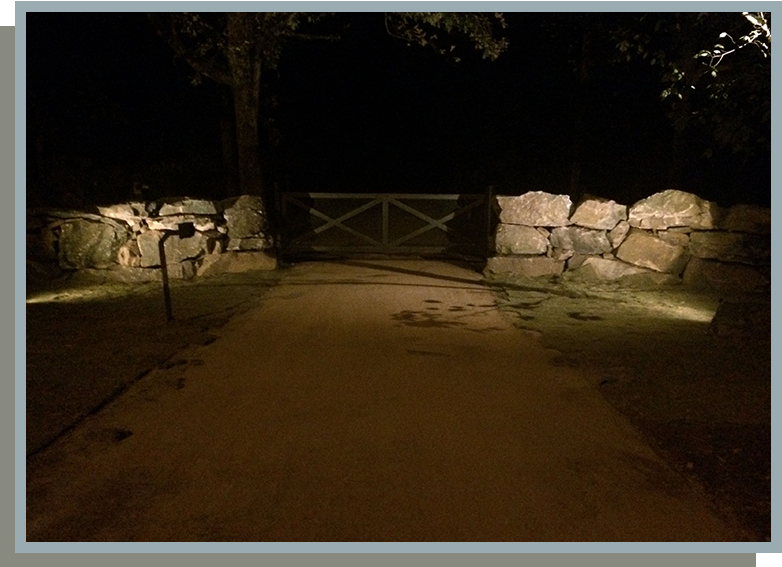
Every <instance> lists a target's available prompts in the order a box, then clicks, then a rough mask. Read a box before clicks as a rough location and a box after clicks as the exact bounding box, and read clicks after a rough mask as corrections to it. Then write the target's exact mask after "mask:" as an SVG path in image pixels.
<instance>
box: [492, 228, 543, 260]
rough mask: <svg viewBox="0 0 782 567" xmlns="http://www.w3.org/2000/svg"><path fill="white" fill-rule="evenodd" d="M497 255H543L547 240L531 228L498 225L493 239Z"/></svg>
mask: <svg viewBox="0 0 782 567" xmlns="http://www.w3.org/2000/svg"><path fill="white" fill-rule="evenodd" d="M494 242H495V248H496V250H497V253H498V254H545V253H546V250H547V249H548V238H546V236H545V235H543V234H541V232H540V231H538V230H536V229H535V228H533V227H531V226H523V225H519V224H500V225H498V226H497V233H496V235H495V238H494Z"/></svg>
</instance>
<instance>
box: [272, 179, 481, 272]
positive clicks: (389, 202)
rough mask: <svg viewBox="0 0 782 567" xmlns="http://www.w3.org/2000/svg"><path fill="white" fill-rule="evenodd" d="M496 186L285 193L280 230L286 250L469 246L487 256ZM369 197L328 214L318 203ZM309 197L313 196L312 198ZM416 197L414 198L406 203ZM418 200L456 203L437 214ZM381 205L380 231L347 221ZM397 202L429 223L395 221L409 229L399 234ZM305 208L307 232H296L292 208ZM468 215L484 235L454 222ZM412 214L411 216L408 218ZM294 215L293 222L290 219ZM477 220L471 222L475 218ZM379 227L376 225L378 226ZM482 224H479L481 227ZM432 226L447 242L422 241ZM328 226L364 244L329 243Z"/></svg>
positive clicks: (437, 249)
mask: <svg viewBox="0 0 782 567" xmlns="http://www.w3.org/2000/svg"><path fill="white" fill-rule="evenodd" d="M490 197H491V191H489V193H487V194H415V193H281V194H280V196H279V199H280V202H279V207H280V212H281V216H282V221H283V223H282V230H281V233H282V234H281V235H280V240H281V242H280V249H281V252H282V253H284V254H285V253H300V252H320V253H330V252H332V253H351V252H352V253H367V252H375V253H386V254H394V253H402V254H405V253H428V254H448V253H449V252H450V253H455V251H456V249H463V250H465V251H468V252H469V255H474V256H481V257H485V255H486V252H487V247H488V244H489V242H490V230H491V224H492V222H491V221H492V218H491V207H490V202H491V198H490ZM347 200H361V201H366V202H365V203H362V204H360V205H359V206H357V207H353V208H351V209H350V210H348V211H340V212H339V214H334V213H329V214H327V213H326V212H324V211H323V210H319V209H318V208H316V206H315V204H314V201H347ZM307 201H311V203H308V202H307ZM404 201H409V202H410V201H412V202H413V203H409V204H408V203H405V202H404ZM415 201H419V202H421V201H429V202H432V201H446V202H447V201H453V202H454V203H453V205H452V206H451V209H455V210H450V212H448V213H447V214H445V215H442V216H437V215H435V216H433V215H431V214H427V213H425V212H423V211H421V210H419V209H417V208H415V206H414V202H415ZM376 207H380V208H381V215H380V237H379V238H377V236H376V235H375V236H370V235H369V234H367V233H366V232H362V231H361V230H360V229H358V228H354V227H351V226H348V225H346V224H345V222H346V221H348V220H351V219H355V218H356V217H359V216H360V215H362V214H366V213H367V212H368V211H370V210H373V209H375V208H376ZM481 207H484V208H485V209H486V210H485V212H484V214H482V215H473V214H468V213H471V212H472V211H475V210H476V209H479V208H481ZM393 208H396V209H398V210H401V211H403V212H404V213H406V214H407V215H409V216H411V217H414V218H415V219H418V221H419V222H420V221H423V222H424V223H425V224H424V225H423V226H420V227H418V228H415V229H413V230H404V227H400V226H398V224H395V225H394V226H393V228H394V229H396V230H395V232H398V230H399V229H400V228H401V229H402V230H403V234H401V235H400V234H395V235H394V236H393V237H392V235H391V233H392V225H391V217H390V212H391V210H392V209H393ZM294 211H295V212H298V213H299V214H300V215H301V211H304V212H306V213H307V221H308V223H309V224H308V226H306V227H305V229H304V231H303V232H299V233H298V234H297V233H296V228H297V227H296V226H295V222H293V219H292V212H294ZM312 217H314V218H315V219H319V221H322V224H320V225H318V226H315V227H312ZM460 217H461V218H463V219H465V220H466V222H467V223H468V224H469V225H470V228H471V229H472V232H473V233H476V232H477V233H478V234H479V235H480V236H478V237H477V238H476V236H475V235H474V234H473V235H470V234H464V231H463V230H459V229H456V228H454V227H453V226H452V225H449V224H448V223H450V222H451V221H453V220H454V219H457V218H460ZM408 220H409V219H408ZM289 221H291V222H289ZM470 223H471V224H470ZM376 228H377V227H376V226H375V229H376ZM476 229H477V230H476ZM432 230H439V231H441V232H442V233H445V234H446V235H447V238H448V244H447V245H442V244H440V245H430V244H416V243H414V242H411V241H413V240H414V239H415V238H417V237H419V236H422V235H424V234H426V233H427V232H429V231H432ZM328 231H332V233H331V234H333V233H334V232H340V231H341V232H342V233H346V234H349V235H351V236H353V237H355V239H356V240H357V241H360V242H361V244H334V243H329V242H328V241H327V239H326V238H325V237H323V236H322V235H323V234H324V233H327V232H328Z"/></svg>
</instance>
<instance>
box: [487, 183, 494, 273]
mask: <svg viewBox="0 0 782 567" xmlns="http://www.w3.org/2000/svg"><path fill="white" fill-rule="evenodd" d="M493 221H494V186H493V185H489V188H488V190H487V191H486V257H487V258H489V257H490V256H491V255H492V253H493V251H494V250H493V248H494V242H493V240H494V239H493V235H492V224H494V223H493Z"/></svg>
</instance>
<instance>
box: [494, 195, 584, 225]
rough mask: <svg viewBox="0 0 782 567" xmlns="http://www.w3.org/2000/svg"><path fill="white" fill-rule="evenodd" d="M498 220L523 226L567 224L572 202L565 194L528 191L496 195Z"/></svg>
mask: <svg viewBox="0 0 782 567" xmlns="http://www.w3.org/2000/svg"><path fill="white" fill-rule="evenodd" d="M497 202H498V203H499V205H500V209H501V211H500V222H503V223H506V224H521V225H525V226H567V225H569V224H570V212H571V210H572V209H573V203H572V202H571V200H570V197H568V196H567V195H552V194H551V193H544V192H543V191H530V192H529V193H525V194H524V195H521V196H519V197H497Z"/></svg>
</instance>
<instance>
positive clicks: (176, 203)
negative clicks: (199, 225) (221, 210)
mask: <svg viewBox="0 0 782 567" xmlns="http://www.w3.org/2000/svg"><path fill="white" fill-rule="evenodd" d="M157 204H158V206H159V208H158V211H157V216H159V217H165V216H170V215H215V214H217V208H216V207H215V204H214V203H213V202H212V201H208V200H206V199H190V198H189V197H181V198H178V197H174V198H171V199H162V200H160V201H159V202H158V203H157Z"/></svg>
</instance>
